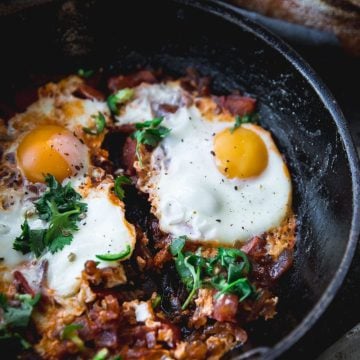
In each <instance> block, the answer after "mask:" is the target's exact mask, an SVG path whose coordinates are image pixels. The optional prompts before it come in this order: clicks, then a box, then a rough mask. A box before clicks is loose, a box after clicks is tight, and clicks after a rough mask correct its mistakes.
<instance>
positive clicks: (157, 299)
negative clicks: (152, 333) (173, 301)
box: [151, 294, 161, 309]
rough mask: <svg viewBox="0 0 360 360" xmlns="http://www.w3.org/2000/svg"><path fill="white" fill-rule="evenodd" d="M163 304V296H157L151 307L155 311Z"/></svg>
mask: <svg viewBox="0 0 360 360" xmlns="http://www.w3.org/2000/svg"><path fill="white" fill-rule="evenodd" d="M160 303H161V296H160V295H159V294H157V295H156V296H155V298H153V299H152V300H151V306H152V308H153V309H156V308H157V307H158V306H159V305H160Z"/></svg>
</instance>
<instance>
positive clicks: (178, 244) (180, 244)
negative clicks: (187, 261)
mask: <svg viewBox="0 0 360 360" xmlns="http://www.w3.org/2000/svg"><path fill="white" fill-rule="evenodd" d="M185 241H186V236H179V237H178V238H176V239H174V240H173V241H172V243H171V245H170V247H169V249H170V252H171V254H172V255H173V256H177V255H178V254H179V253H181V251H182V249H183V248H184V246H185Z"/></svg>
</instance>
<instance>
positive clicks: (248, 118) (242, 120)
mask: <svg viewBox="0 0 360 360" xmlns="http://www.w3.org/2000/svg"><path fill="white" fill-rule="evenodd" d="M257 120H258V115H257V114H246V115H243V116H239V115H236V116H235V124H234V126H233V127H232V128H231V130H230V131H231V133H233V132H234V131H235V130H236V129H237V128H239V127H240V126H241V125H242V124H248V123H254V122H256V121H257Z"/></svg>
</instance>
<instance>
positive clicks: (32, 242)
mask: <svg viewBox="0 0 360 360" xmlns="http://www.w3.org/2000/svg"><path fill="white" fill-rule="evenodd" d="M45 181H46V183H47V185H48V190H47V191H46V192H45V193H44V194H43V195H42V197H41V198H40V199H39V200H38V201H37V202H36V204H35V207H36V210H37V215H38V216H39V218H40V219H42V220H44V221H46V222H48V223H49V226H48V228H46V229H35V230H33V229H30V227H29V224H28V222H27V220H25V221H24V223H23V224H22V226H21V230H22V233H21V235H20V236H18V237H17V238H16V239H15V241H14V244H13V248H14V249H15V250H17V251H21V252H22V253H23V254H27V253H29V252H33V253H34V254H35V255H36V256H37V257H39V256H40V255H41V254H42V253H43V252H44V250H45V249H46V248H48V249H49V250H50V251H51V253H55V252H57V251H59V250H62V249H63V248H64V246H65V245H69V244H70V243H71V241H72V239H73V233H74V232H75V231H77V230H78V226H77V222H78V221H79V220H80V216H81V215H82V214H84V213H85V212H86V210H87V205H86V204H85V203H82V202H80V199H81V195H80V194H78V193H77V192H76V191H75V190H74V189H73V188H72V187H71V184H70V183H68V184H66V185H65V186H62V185H61V184H59V183H58V182H57V181H56V179H55V178H54V177H53V176H52V175H48V176H46V178H45Z"/></svg>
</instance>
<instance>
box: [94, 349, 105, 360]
mask: <svg viewBox="0 0 360 360" xmlns="http://www.w3.org/2000/svg"><path fill="white" fill-rule="evenodd" d="M108 355H109V350H108V349H106V348H103V349H101V350H99V351H98V352H97V353H96V354H95V356H94V357H93V358H92V360H105V359H106V358H107V356H108Z"/></svg>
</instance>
